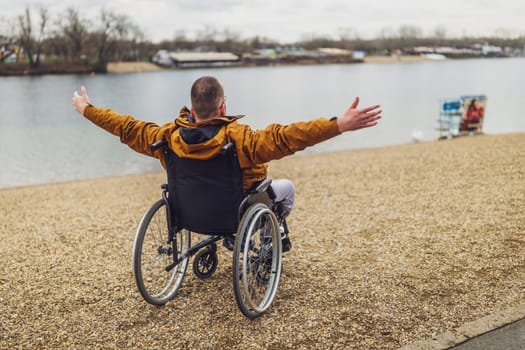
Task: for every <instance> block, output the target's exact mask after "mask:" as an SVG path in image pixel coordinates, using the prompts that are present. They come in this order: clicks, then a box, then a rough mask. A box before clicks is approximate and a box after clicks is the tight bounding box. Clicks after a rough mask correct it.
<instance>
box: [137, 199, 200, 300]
mask: <svg viewBox="0 0 525 350" xmlns="http://www.w3.org/2000/svg"><path fill="white" fill-rule="evenodd" d="M167 209H168V208H167V207H166V203H165V202H164V200H162V199H161V200H159V201H157V202H155V204H153V206H152V207H151V208H150V209H149V210H148V211H147V212H146V213H145V214H144V216H143V217H142V220H141V221H140V224H139V226H138V228H137V232H136V234H135V240H134V242H133V254H132V255H133V274H134V276H135V282H136V283H137V287H138V289H139V292H140V294H141V295H142V297H143V298H144V299H145V300H146V301H147V302H148V303H150V304H153V305H159V306H160V305H164V304H165V303H167V302H168V301H170V300H171V299H173V298H174V297H175V295H176V294H177V291H178V290H179V288H180V286H181V285H182V281H183V279H184V274H185V273H186V269H187V267H188V260H189V259H188V258H186V259H184V260H182V261H181V262H180V263H179V264H177V265H176V266H175V267H174V268H173V269H171V270H170V271H166V267H167V266H168V265H170V264H172V263H173V262H174V259H175V258H176V257H177V256H178V255H179V254H181V253H183V252H184V251H186V250H187V249H188V248H189V247H190V245H191V233H190V232H189V231H187V230H181V231H179V232H177V233H176V234H175V240H173V242H168V237H169V229H170V228H169V224H168V217H167V215H168V210H167Z"/></svg>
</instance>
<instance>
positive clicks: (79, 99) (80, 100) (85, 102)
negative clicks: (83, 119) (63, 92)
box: [73, 86, 91, 115]
mask: <svg viewBox="0 0 525 350" xmlns="http://www.w3.org/2000/svg"><path fill="white" fill-rule="evenodd" d="M90 104H91V103H90V102H89V96H88V94H87V90H86V87H85V86H82V87H81V88H80V95H79V94H78V92H76V91H75V93H74V94H73V107H75V109H76V110H77V112H78V113H80V114H82V115H84V110H85V109H86V107H87V106H89V105H90Z"/></svg>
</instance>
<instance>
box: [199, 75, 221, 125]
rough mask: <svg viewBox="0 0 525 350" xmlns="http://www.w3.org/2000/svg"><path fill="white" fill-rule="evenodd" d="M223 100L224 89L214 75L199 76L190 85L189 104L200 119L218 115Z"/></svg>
mask: <svg viewBox="0 0 525 350" xmlns="http://www.w3.org/2000/svg"><path fill="white" fill-rule="evenodd" d="M223 102H224V89H223V88H222V85H221V83H219V81H218V80H217V79H216V78H214V77H208V76H207V77H201V78H199V79H197V80H196V81H195V82H194V83H193V86H192V87H191V106H192V108H193V110H194V111H195V113H196V114H197V115H198V116H199V117H200V118H202V119H207V118H214V117H217V116H219V110H220V107H221V104H222V103H223Z"/></svg>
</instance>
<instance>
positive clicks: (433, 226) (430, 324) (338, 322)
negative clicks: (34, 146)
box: [0, 134, 525, 349]
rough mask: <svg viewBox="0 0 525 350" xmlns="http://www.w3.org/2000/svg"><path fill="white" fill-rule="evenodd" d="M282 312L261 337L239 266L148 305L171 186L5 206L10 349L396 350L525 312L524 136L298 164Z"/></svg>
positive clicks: (140, 182)
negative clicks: (151, 224) (157, 218)
mask: <svg viewBox="0 0 525 350" xmlns="http://www.w3.org/2000/svg"><path fill="white" fill-rule="evenodd" d="M270 170H271V175H272V177H274V178H280V177H288V178H290V179H292V180H293V181H294V182H295V184H296V188H297V196H298V197H297V203H296V208H295V209H294V212H293V213H292V215H291V217H290V219H289V226H290V230H291V232H292V236H291V237H292V242H293V245H294V246H293V249H292V251H291V252H289V253H287V254H286V255H285V259H284V267H283V275H282V278H281V284H280V287H279V291H278V293H277V297H276V299H275V301H274V303H273V305H272V307H271V309H270V310H269V312H268V313H267V314H265V315H264V316H263V317H261V318H259V319H257V320H254V321H251V320H248V319H246V318H244V316H243V315H242V314H241V312H240V311H239V310H238V309H237V305H236V303H235V298H234V293H233V289H232V282H231V265H232V263H231V253H230V252H229V251H226V250H225V249H224V248H222V247H221V248H220V249H219V268H218V269H217V272H216V273H215V275H214V276H213V277H212V278H211V279H209V280H199V279H198V278H197V277H195V276H194V275H193V274H192V273H191V269H189V270H188V275H187V276H186V279H185V281H184V284H183V286H182V288H181V290H180V293H179V294H178V296H177V297H176V298H175V299H174V300H173V301H171V302H170V303H168V304H167V305H165V306H164V307H162V308H158V307H154V306H151V305H149V304H147V303H146V302H145V301H144V300H143V299H142V298H141V296H140V294H139V293H138V291H137V289H136V286H135V282H134V279H133V275H132V272H131V246H132V241H133V236H134V231H135V228H136V226H137V224H138V221H139V220H140V218H141V216H142V214H143V212H144V211H145V210H146V209H147V208H148V207H149V205H150V204H151V203H153V201H155V200H156V199H158V198H159V195H160V188H159V185H160V183H161V182H163V181H164V175H163V174H147V175H137V176H126V177H113V178H105V179H96V180H88V181H77V182H71V183H60V184H49V185H43V186H32V187H24V188H15V189H4V190H0V206H1V211H0V219H1V220H0V241H1V242H2V243H1V245H0V256H1V257H2V259H3V263H2V264H1V265H0V348H2V349H4V348H5V349H17V348H18V349H29V348H42V349H43V348H53V349H56V348H64V349H75V348H76V349H80V348H90V349H96V348H125V349H128V348H174V349H190V348H192V349H200V348H202V349H227V348H237V349H241V348H243V349H244V348H248V347H249V348H251V349H288V348H294V349H295V348H297V349H340V348H345V349H396V348H398V347H400V346H402V345H405V344H408V343H412V342H414V341H417V340H419V339H424V338H430V337H432V336H435V335H437V334H440V333H443V332H445V331H447V330H451V329H455V328H457V327H459V326H460V325H462V324H464V323H465V322H469V321H473V320H476V319H478V318H481V317H483V316H486V315H488V314H491V313H494V312H497V311H499V310H502V309H505V308H507V307H511V306H514V305H517V304H520V303H522V302H523V301H524V300H525V254H524V253H523V252H524V251H525V214H524V209H523V208H525V134H511V135H483V136H472V137H462V138H457V139H453V140H445V141H439V142H431V143H420V144H412V145H403V146H396V147H388V148H379V149H370V150H357V151H346V152H336V153H326V154H316V155H299V156H294V157H289V158H287V159H285V160H280V161H276V162H274V163H272V166H271V169H270Z"/></svg>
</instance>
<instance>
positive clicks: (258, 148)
mask: <svg viewBox="0 0 525 350" xmlns="http://www.w3.org/2000/svg"><path fill="white" fill-rule="evenodd" d="M358 105H359V97H356V98H355V99H354V101H353V103H352V104H351V105H350V107H348V108H347V109H346V110H345V112H344V113H343V114H342V115H341V116H338V117H334V118H332V119H330V120H328V119H325V118H318V119H314V120H311V121H309V122H297V123H292V124H289V125H279V124H271V125H269V126H268V127H267V128H266V129H264V130H258V131H255V132H252V131H249V130H248V132H246V133H245V140H246V142H245V143H244V145H243V151H244V153H245V154H246V156H247V158H248V159H250V161H251V162H252V163H255V164H259V163H265V162H268V161H270V160H272V159H279V158H282V157H284V156H287V155H290V154H293V153H295V152H297V151H301V150H303V149H304V148H306V147H309V146H313V145H315V144H317V143H320V142H323V141H325V140H328V139H331V138H332V137H335V136H337V135H340V134H341V133H343V132H346V131H351V130H359V129H363V128H369V127H372V126H374V125H377V123H378V121H379V119H381V110H380V109H379V108H380V106H379V105H373V106H369V107H365V108H358Z"/></svg>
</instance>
